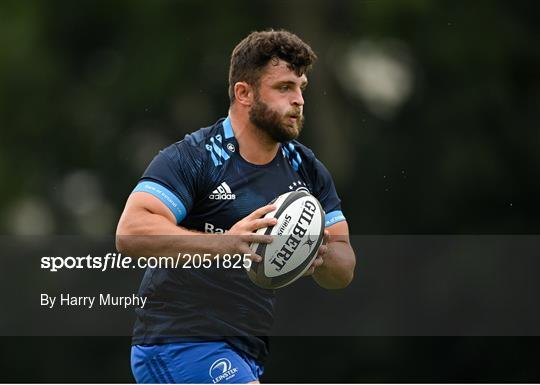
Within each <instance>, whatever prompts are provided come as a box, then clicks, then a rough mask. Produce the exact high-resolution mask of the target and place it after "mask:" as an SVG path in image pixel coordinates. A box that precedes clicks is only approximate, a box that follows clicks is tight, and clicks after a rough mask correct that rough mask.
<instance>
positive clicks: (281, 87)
mask: <svg viewBox="0 0 540 385" xmlns="http://www.w3.org/2000/svg"><path fill="white" fill-rule="evenodd" d="M290 88H291V87H290V86H289V85H288V84H283V85H281V86H279V90H280V91H281V92H286V91H289V89H290Z"/></svg>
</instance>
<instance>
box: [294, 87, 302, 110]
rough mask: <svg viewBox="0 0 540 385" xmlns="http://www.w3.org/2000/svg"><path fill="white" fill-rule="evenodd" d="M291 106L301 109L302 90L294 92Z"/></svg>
mask: <svg viewBox="0 0 540 385" xmlns="http://www.w3.org/2000/svg"><path fill="white" fill-rule="evenodd" d="M291 104H293V105H295V106H298V107H302V106H303V105H304V95H302V90H301V89H297V90H296V92H295V93H294V96H293V98H292V100H291Z"/></svg>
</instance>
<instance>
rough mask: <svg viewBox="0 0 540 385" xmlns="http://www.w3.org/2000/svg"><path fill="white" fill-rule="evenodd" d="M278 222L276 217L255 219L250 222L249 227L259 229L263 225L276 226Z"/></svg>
mask: <svg viewBox="0 0 540 385" xmlns="http://www.w3.org/2000/svg"><path fill="white" fill-rule="evenodd" d="M276 223H277V219H276V218H261V219H255V220H253V221H251V222H250V223H249V228H250V230H251V231H257V230H259V229H262V228H263V227H271V226H275V224H276Z"/></svg>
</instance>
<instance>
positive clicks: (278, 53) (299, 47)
mask: <svg viewBox="0 0 540 385" xmlns="http://www.w3.org/2000/svg"><path fill="white" fill-rule="evenodd" d="M275 58H277V59H281V60H284V61H286V62H287V63H288V64H289V68H291V70H293V71H294V72H295V73H296V74H297V75H298V76H301V75H302V74H304V73H306V72H307V71H309V70H310V69H311V66H312V64H313V63H314V62H315V60H316V59H317V55H315V52H313V50H312V49H311V47H310V46H309V45H307V44H306V43H304V42H303V41H302V40H301V39H300V38H299V37H298V36H296V35H295V34H293V33H291V32H288V31H284V30H279V31H274V30H272V29H270V30H268V31H259V32H252V33H250V34H249V35H248V36H247V37H246V38H245V39H244V40H242V41H241V42H240V43H238V45H237V46H236V47H235V48H234V50H233V52H232V55H231V66H230V68H229V98H230V100H231V103H233V102H234V85H235V83H237V82H241V81H244V82H247V83H248V84H251V85H254V86H258V82H259V79H260V77H261V74H262V71H263V68H264V67H265V66H266V64H268V62H269V61H270V60H272V59H275Z"/></svg>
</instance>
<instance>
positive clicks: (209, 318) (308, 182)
mask: <svg viewBox="0 0 540 385" xmlns="http://www.w3.org/2000/svg"><path fill="white" fill-rule="evenodd" d="M293 190H307V191H309V192H310V193H311V194H313V195H314V196H315V197H316V198H317V199H318V200H319V201H320V202H321V205H322V207H323V209H324V211H325V213H326V216H325V222H326V226H327V227H328V226H331V225H333V224H334V223H337V222H340V221H343V220H345V217H344V216H343V213H342V212H341V206H340V200H339V198H338V196H337V193H336V190H335V187H334V183H333V181H332V177H331V176H330V173H329V172H328V170H327V169H326V168H325V167H324V166H323V164H322V163H321V162H320V161H318V160H317V159H316V158H315V156H314V154H313V152H312V151H311V150H309V149H308V148H307V147H305V146H303V145H302V144H300V143H299V142H297V141H291V142H288V143H283V144H281V149H280V151H278V153H277V154H276V157H275V158H274V159H273V160H272V161H271V162H270V163H268V164H265V165H254V164H251V163H249V162H247V161H246V160H245V159H243V158H242V157H241V156H240V154H239V151H238V142H237V141H236V139H235V137H234V131H233V128H232V126H231V123H230V119H229V118H227V119H220V120H219V121H218V122H217V123H216V124H214V125H213V126H210V127H206V128H202V129H200V130H198V131H196V132H194V133H192V134H189V135H186V137H185V138H184V139H183V140H181V141H179V142H177V143H174V144H173V145H171V146H169V147H167V148H165V149H164V150H162V151H160V153H159V154H158V155H157V156H156V157H155V158H154V160H153V161H152V162H151V163H150V165H149V166H148V168H147V169H146V171H145V172H144V175H143V176H142V178H141V180H140V182H139V184H138V185H137V187H136V188H135V190H134V191H143V192H147V193H149V194H152V195H154V196H156V197H157V198H159V199H160V200H161V201H162V202H163V203H164V204H165V205H166V206H167V207H168V208H169V209H170V210H171V212H172V213H173V214H174V216H175V218H176V222H177V224H178V225H179V226H182V227H185V228H187V229H192V230H198V231H202V232H207V233H209V232H213V233H222V232H225V231H227V230H228V229H229V228H231V227H232V226H233V225H234V224H235V223H236V222H238V221H239V220H241V219H242V218H244V217H245V216H247V215H248V214H250V213H252V212H253V211H254V210H256V209H258V208H259V207H262V206H264V205H266V204H268V203H269V202H270V201H272V200H273V199H274V198H275V197H277V196H278V195H281V194H283V193H286V192H288V191H293ZM139 295H141V296H146V297H147V298H148V299H147V303H146V306H145V308H144V309H137V310H136V312H137V320H136V323H135V328H134V335H133V344H137V345H138V344H155V343H167V342H177V341H185V340H186V338H187V339H189V337H200V336H214V337H215V336H222V337H223V338H222V339H225V340H227V341H229V342H230V343H231V344H232V345H233V346H235V347H236V348H238V349H240V350H242V351H243V352H245V353H247V354H249V355H251V356H253V357H255V358H257V359H259V360H263V359H264V357H265V355H266V353H267V346H266V343H265V340H266V339H265V338H264V337H256V336H267V335H268V334H269V333H270V329H271V327H272V322H273V308H274V292H273V290H266V289H261V288H259V287H257V286H256V285H254V284H253V283H252V282H251V281H250V280H249V278H248V276H247V274H246V272H245V270H244V269H243V268H242V269H223V268H220V269H218V268H210V269H205V268H200V269H181V268H179V269H150V268H149V269H147V271H146V272H145V275H144V278H143V281H142V283H141V287H140V289H139ZM208 338H210V337H208ZM193 339H196V338H193Z"/></svg>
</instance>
